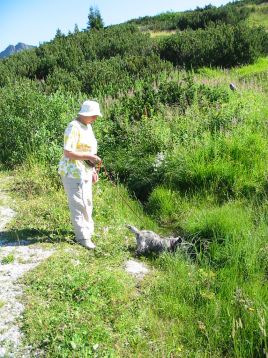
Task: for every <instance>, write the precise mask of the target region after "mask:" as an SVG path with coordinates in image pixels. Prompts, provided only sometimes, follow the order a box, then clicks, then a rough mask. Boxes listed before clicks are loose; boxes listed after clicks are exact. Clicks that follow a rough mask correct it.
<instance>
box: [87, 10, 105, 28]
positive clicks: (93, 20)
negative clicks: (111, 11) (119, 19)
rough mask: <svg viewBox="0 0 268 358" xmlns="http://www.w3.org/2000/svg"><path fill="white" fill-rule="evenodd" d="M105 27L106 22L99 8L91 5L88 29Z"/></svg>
mask: <svg viewBox="0 0 268 358" xmlns="http://www.w3.org/2000/svg"><path fill="white" fill-rule="evenodd" d="M103 27H104V23H103V20H102V17H101V14H100V11H99V9H98V8H97V7H95V8H93V7H92V6H91V7H90V9H89V14H88V23H87V30H91V29H96V30H99V29H102V28H103Z"/></svg>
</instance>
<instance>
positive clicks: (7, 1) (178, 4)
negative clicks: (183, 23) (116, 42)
mask: <svg viewBox="0 0 268 358" xmlns="http://www.w3.org/2000/svg"><path fill="white" fill-rule="evenodd" d="M228 2H230V0H186V1H179V0H134V1H133V0H131V1H127V0H123V1H122V0H0V34H1V36H0V52H1V51H3V50H4V49H5V48H6V47H7V46H8V45H16V44H17V43H18V42H23V43H26V44H27V45H34V46H38V45H39V44H41V43H43V42H46V41H50V40H52V39H53V38H54V36H55V34H56V31H57V29H60V30H61V31H62V32H63V33H64V34H67V33H68V31H72V32H73V30H74V26H75V24H77V25H78V28H79V30H82V29H84V28H86V26H87V21H88V18H87V17H88V13H89V8H90V7H91V6H93V7H97V8H98V9H99V11H100V13H101V16H102V19H103V21H104V25H105V26H108V25H112V24H118V23H122V22H125V21H127V20H130V19H133V18H138V17H142V16H146V15H149V16H152V15H157V14H160V13H163V12H166V11H184V10H190V9H195V8H196V7H197V6H199V7H203V6H205V5H208V4H212V5H216V6H220V5H224V4H226V3H228Z"/></svg>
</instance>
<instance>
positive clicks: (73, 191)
mask: <svg viewBox="0 0 268 358" xmlns="http://www.w3.org/2000/svg"><path fill="white" fill-rule="evenodd" d="M62 182H63V186H64V190H65V192H66V194H67V198H68V204H69V209H70V214H71V221H72V224H73V229H74V233H75V237H76V240H77V241H78V242H80V243H85V242H86V241H87V240H90V239H91V236H92V234H93V233H94V222H93V220H92V210H93V203H92V179H90V180H86V181H85V180H81V179H73V178H69V177H66V176H65V177H62Z"/></svg>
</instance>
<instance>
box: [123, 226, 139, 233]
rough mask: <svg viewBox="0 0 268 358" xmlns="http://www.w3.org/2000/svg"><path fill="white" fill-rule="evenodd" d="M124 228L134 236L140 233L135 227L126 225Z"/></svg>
mask: <svg viewBox="0 0 268 358" xmlns="http://www.w3.org/2000/svg"><path fill="white" fill-rule="evenodd" d="M126 227H127V228H129V230H131V231H132V232H134V234H139V233H140V231H139V230H138V229H137V228H136V227H135V226H132V225H126Z"/></svg>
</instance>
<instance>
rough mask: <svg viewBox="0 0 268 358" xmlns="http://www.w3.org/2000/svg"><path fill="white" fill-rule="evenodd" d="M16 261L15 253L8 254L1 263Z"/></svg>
mask: <svg viewBox="0 0 268 358" xmlns="http://www.w3.org/2000/svg"><path fill="white" fill-rule="evenodd" d="M14 261H15V257H14V255H13V254H8V255H7V256H5V257H3V258H2V260H1V264H2V265H7V264H11V263H12V262H14ZM0 306H1V302H0Z"/></svg>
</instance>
